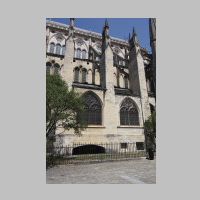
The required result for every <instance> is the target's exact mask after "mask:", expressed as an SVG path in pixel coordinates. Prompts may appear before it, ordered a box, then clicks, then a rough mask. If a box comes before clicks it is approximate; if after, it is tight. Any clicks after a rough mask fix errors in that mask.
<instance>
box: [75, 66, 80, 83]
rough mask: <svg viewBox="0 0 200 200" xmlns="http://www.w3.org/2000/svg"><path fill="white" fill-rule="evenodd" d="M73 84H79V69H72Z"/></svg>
mask: <svg viewBox="0 0 200 200" xmlns="http://www.w3.org/2000/svg"><path fill="white" fill-rule="evenodd" d="M74 82H79V68H78V67H76V68H75V69H74Z"/></svg>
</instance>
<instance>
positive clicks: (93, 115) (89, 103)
mask: <svg viewBox="0 0 200 200" xmlns="http://www.w3.org/2000/svg"><path fill="white" fill-rule="evenodd" d="M83 100H84V104H85V106H84V112H83V113H82V118H83V121H85V123H86V124H87V125H101V124H102V107H101V101H100V99H99V97H98V96H97V95H96V94H94V93H93V92H87V93H85V94H84V95H83Z"/></svg>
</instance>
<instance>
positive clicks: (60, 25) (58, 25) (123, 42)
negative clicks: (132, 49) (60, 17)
mask: <svg viewBox="0 0 200 200" xmlns="http://www.w3.org/2000/svg"><path fill="white" fill-rule="evenodd" d="M46 25H47V26H48V25H49V26H51V27H55V28H60V29H64V30H68V28H69V25H66V24H63V23H59V22H54V21H50V20H46ZM74 30H75V33H80V34H89V36H90V37H94V38H97V39H100V40H101V39H102V35H101V34H100V33H97V32H94V31H88V30H85V29H82V28H78V27H74ZM111 41H112V42H116V43H118V44H121V45H125V46H127V47H128V46H129V43H128V41H126V40H123V39H120V38H116V37H112V36H111ZM140 47H141V46H140ZM141 49H142V50H144V51H146V52H147V53H149V52H148V50H147V49H145V48H143V47H141Z"/></svg>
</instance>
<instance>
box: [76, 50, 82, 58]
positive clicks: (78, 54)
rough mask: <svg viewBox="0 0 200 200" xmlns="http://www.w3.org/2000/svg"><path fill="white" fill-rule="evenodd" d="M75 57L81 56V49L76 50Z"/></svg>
mask: <svg viewBox="0 0 200 200" xmlns="http://www.w3.org/2000/svg"><path fill="white" fill-rule="evenodd" d="M76 57H77V58H81V49H77V50H76Z"/></svg>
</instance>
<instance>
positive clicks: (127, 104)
mask: <svg viewBox="0 0 200 200" xmlns="http://www.w3.org/2000/svg"><path fill="white" fill-rule="evenodd" d="M120 125H139V115H138V110H137V107H136V105H135V103H134V102H133V100H132V99H130V98H125V99H124V100H123V102H122V104H121V107H120Z"/></svg>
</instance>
